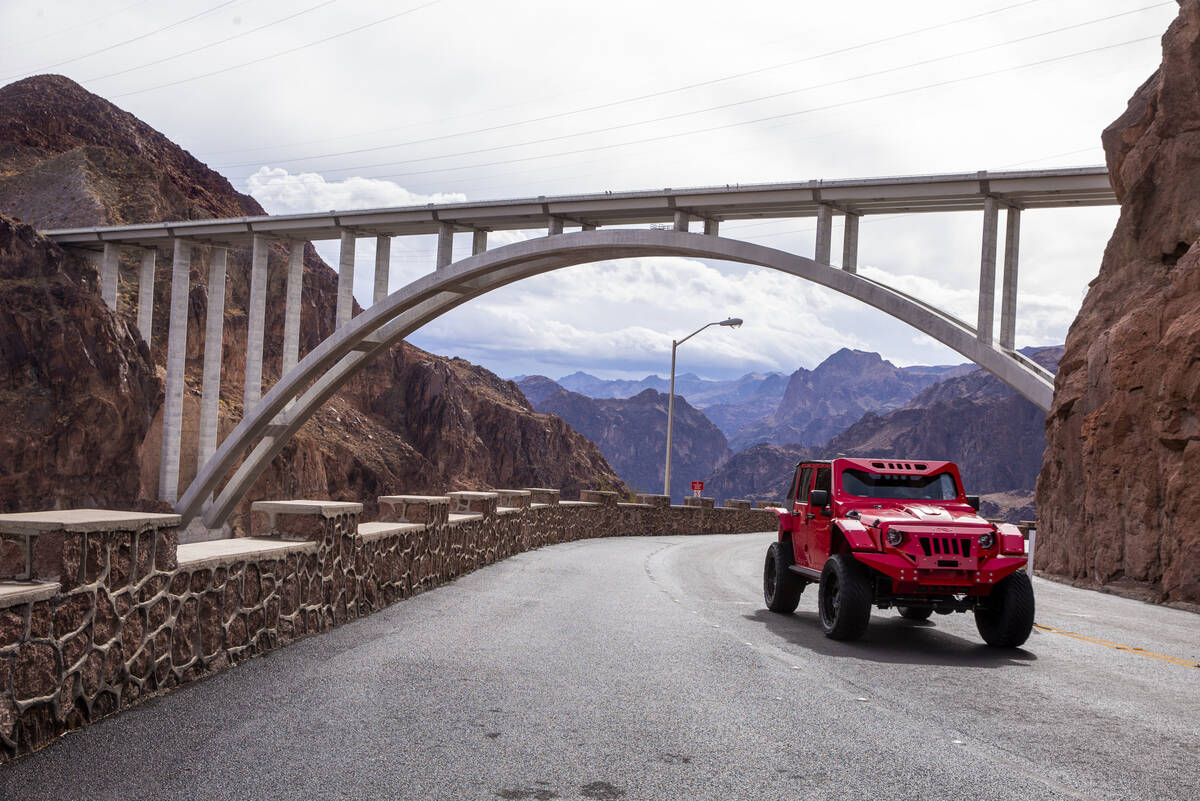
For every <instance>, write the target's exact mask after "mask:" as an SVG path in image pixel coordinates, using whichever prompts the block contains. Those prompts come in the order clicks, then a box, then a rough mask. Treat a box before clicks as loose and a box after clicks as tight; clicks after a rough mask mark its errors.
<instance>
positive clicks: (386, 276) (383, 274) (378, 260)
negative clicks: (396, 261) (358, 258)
mask: <svg viewBox="0 0 1200 801" xmlns="http://www.w3.org/2000/svg"><path fill="white" fill-rule="evenodd" d="M391 268H392V238H391V237H390V236H377V237H375V294H374V296H373V297H372V298H371V303H373V304H374V303H378V302H379V301H381V300H383V299H384V298H386V297H387V296H388V283H389V281H390V280H391Z"/></svg>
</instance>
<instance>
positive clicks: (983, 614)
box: [975, 573, 1034, 648]
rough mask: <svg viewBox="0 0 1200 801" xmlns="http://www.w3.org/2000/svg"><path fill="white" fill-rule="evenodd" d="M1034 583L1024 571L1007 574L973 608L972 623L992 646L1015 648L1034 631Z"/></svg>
mask: <svg viewBox="0 0 1200 801" xmlns="http://www.w3.org/2000/svg"><path fill="white" fill-rule="evenodd" d="M1033 612H1034V605H1033V583H1032V582H1031V581H1030V580H1029V575H1028V574H1026V573H1013V574H1012V575H1010V576H1006V577H1005V578H1004V579H1003V580H1002V581H1001V582H1000V583H999V584H997V585H996V587H995V588H994V589H993V590H992V593H991V595H989V596H987V598H986V599H983V600H982V602H981V605H980V606H978V607H976V609H975V626H976V628H978V629H979V635H980V636H981V637H983V641H984V642H986V643H987V644H988V645H991V646H993V647H995V648H1016V647H1017V646H1019V645H1022V644H1023V643H1024V642H1025V641H1026V640H1027V639H1029V633H1030V632H1031V631H1033Z"/></svg>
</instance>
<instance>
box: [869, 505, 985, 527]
mask: <svg viewBox="0 0 1200 801" xmlns="http://www.w3.org/2000/svg"><path fill="white" fill-rule="evenodd" d="M882 506H883V508H881V509H859V514H860V515H861V517H860V520H861V521H862V522H863V523H864V524H866V525H874V524H875V521H876V519H878V520H879V525H881V526H883V525H888V524H894V525H904V524H906V523H907V524H910V525H911V524H913V523H924V524H926V525H930V526H937V525H943V526H951V525H969V526H971V525H973V526H987V527H989V528H990V527H991V524H990V523H988V522H987V521H986V520H984V519H983V518H982V517H980V516H979V515H977V514H976V513H975V512H973V511H971V510H962V509H947V508H946V507H944V506H937V505H935V504H931V503H922V502H921V501H888V502H885V503H884V504H883V505H882Z"/></svg>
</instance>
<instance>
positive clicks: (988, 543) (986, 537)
mask: <svg viewBox="0 0 1200 801" xmlns="http://www.w3.org/2000/svg"><path fill="white" fill-rule="evenodd" d="M995 544H996V535H995V534H993V533H992V532H990V531H985V532H984V533H982V534H980V535H979V548H980V549H981V550H984V551H986V550H988V549H989V548H991V547H992V546H993V545H995Z"/></svg>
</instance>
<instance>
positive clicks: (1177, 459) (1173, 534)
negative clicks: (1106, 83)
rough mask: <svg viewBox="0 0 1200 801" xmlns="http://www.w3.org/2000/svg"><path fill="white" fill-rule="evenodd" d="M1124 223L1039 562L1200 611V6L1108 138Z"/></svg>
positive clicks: (1059, 388) (1061, 427)
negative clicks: (1199, 522)
mask: <svg viewBox="0 0 1200 801" xmlns="http://www.w3.org/2000/svg"><path fill="white" fill-rule="evenodd" d="M1103 141H1104V148H1105V152H1106V155H1107V161H1108V168H1109V172H1110V173H1111V175H1112V183H1113V187H1114V189H1115V190H1116V192H1117V197H1118V199H1119V200H1120V202H1121V216H1120V220H1119V221H1118V223H1117V227H1116V230H1115V231H1114V232H1113V235H1112V239H1111V240H1110V241H1109V243H1108V248H1107V249H1106V250H1105V253H1104V260H1103V262H1102V263H1101V266H1100V274H1099V276H1098V277H1097V278H1096V279H1095V281H1093V282H1092V285H1091V288H1090V289H1089V291H1088V294H1087V297H1086V298H1085V299H1084V302H1083V307H1082V308H1081V309H1080V312H1079V316H1078V317H1077V318H1076V320H1075V322H1074V324H1073V325H1072V326H1071V330H1070V333H1069V335H1068V336H1067V344H1066V352H1065V353H1064V355H1063V359H1062V362H1061V364H1060V367H1059V371H1058V377H1057V380H1056V382H1055V393H1054V406H1053V408H1052V409H1051V412H1050V415H1049V417H1048V419H1047V422H1046V445H1047V447H1046V453H1045V459H1044V461H1043V465H1042V472H1041V475H1040V477H1039V479H1038V490H1037V505H1038V518H1039V525H1040V531H1039V534H1040V535H1041V536H1040V537H1039V540H1038V542H1039V545H1040V546H1041V547H1039V548H1038V561H1039V563H1040V564H1041V565H1042V566H1043V567H1044V568H1045V569H1046V570H1049V571H1051V572H1054V573H1059V574H1062V575H1065V576H1069V577H1072V578H1076V579H1086V580H1091V581H1095V582H1097V583H1109V582H1120V581H1123V580H1124V581H1134V582H1139V583H1144V584H1145V585H1147V586H1149V587H1150V588H1151V589H1153V590H1155V591H1156V592H1157V594H1158V596H1159V597H1160V598H1161V599H1162V600H1172V601H1174V600H1186V601H1193V602H1196V601H1200V529H1198V528H1197V526H1196V521H1195V515H1196V512H1197V511H1200V248H1197V247H1193V245H1194V244H1195V242H1196V240H1197V237H1198V236H1200V180H1198V179H1200V0H1182V2H1181V3H1180V12H1179V16H1178V18H1177V19H1176V20H1175V22H1174V23H1173V24H1172V25H1171V27H1170V28H1169V29H1168V30H1167V33H1166V35H1165V36H1164V37H1163V63H1162V66H1161V67H1160V68H1159V70H1158V72H1156V73H1155V74H1154V75H1153V76H1151V77H1150V79H1149V80H1148V81H1146V83H1145V84H1143V85H1142V87H1141V88H1140V89H1138V91H1137V92H1136V93H1135V94H1134V96H1133V98H1132V99H1131V100H1130V101H1129V108H1128V109H1127V110H1126V112H1125V113H1124V114H1122V115H1121V116H1120V118H1118V119H1117V120H1116V121H1115V122H1114V123H1113V124H1112V125H1110V126H1109V127H1108V129H1107V130H1105V132H1104V137H1103Z"/></svg>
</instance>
